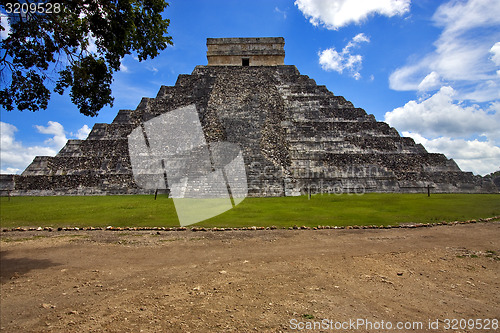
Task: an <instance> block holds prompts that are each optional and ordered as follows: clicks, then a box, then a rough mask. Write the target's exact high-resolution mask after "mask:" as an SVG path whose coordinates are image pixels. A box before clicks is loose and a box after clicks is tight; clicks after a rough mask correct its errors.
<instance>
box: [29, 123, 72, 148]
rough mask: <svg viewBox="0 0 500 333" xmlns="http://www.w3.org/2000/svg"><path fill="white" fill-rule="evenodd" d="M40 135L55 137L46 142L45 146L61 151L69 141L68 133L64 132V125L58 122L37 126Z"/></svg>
mask: <svg viewBox="0 0 500 333" xmlns="http://www.w3.org/2000/svg"><path fill="white" fill-rule="evenodd" d="M35 127H36V129H37V130H38V132H39V133H42V134H49V135H53V136H52V137H51V138H49V139H47V140H45V142H44V143H45V144H46V145H49V146H51V147H54V148H55V149H57V150H59V149H61V148H62V147H64V145H65V144H66V142H67V141H68V138H67V137H66V133H65V132H64V127H63V125H61V124H59V123H58V122H57V121H49V122H48V123H47V126H40V125H35Z"/></svg>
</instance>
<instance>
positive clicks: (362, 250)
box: [0, 222, 500, 332]
mask: <svg viewBox="0 0 500 333" xmlns="http://www.w3.org/2000/svg"><path fill="white" fill-rule="evenodd" d="M0 236H1V242H0V245H1V251H0V263H1V265H0V273H1V274H0V283H1V303H0V310H1V311H0V312H1V313H0V320H1V321H0V330H1V331H2V332H102V331H106V332H296V331H303V332H313V331H314V332H320V331H324V332H386V331H389V332H407V331H412V330H410V329H408V326H407V329H404V328H402V329H398V328H397V327H396V325H398V324H400V325H401V324H402V325H414V327H415V328H416V329H415V330H413V331H412V332H495V330H494V323H495V320H499V319H500V306H499V304H500V301H499V300H500V222H487V223H475V224H464V225H448V226H437V227H433V228H415V229H380V230H378V229H373V230H363V229H356V230H346V229H343V230H257V231H224V232H213V231H207V232H192V231H172V232H167V231H106V230H101V231H81V230H80V231H57V230H54V231H52V232H48V231H25V232H2V233H1V235H0ZM451 319H458V320H460V319H465V320H468V319H474V320H475V322H474V323H472V322H468V325H465V326H464V323H465V322H464V321H462V322H461V323H460V321H457V325H456V327H455V329H454V328H453V324H454V322H453V321H450V322H448V320H451ZM488 320H493V321H491V322H490V324H489V325H490V328H489V329H484V326H483V329H479V324H482V325H488ZM429 321H430V324H429ZM418 323H422V327H421V329H420V326H419V324H418ZM320 324H322V327H319V326H320ZM354 324H356V325H357V326H355V325H354ZM370 324H371V325H372V326H370ZM389 324H391V325H392V328H393V329H392V330H389V329H388V327H389ZM448 324H449V326H450V327H449V329H448V330H447V329H446V328H447V325H448ZM314 325H316V326H314ZM342 325H343V326H344V328H343V329H342ZM377 325H378V326H377ZM429 325H430V327H429ZM436 325H437V327H436ZM460 326H462V328H460ZM309 328H311V329H310V330H309ZM434 328H437V329H434ZM299 329H300V330H299ZM496 331H497V332H500V328H499V329H497V330H496Z"/></svg>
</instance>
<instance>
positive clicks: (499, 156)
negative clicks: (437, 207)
mask: <svg viewBox="0 0 500 333" xmlns="http://www.w3.org/2000/svg"><path fill="white" fill-rule="evenodd" d="M402 134H403V136H407V137H411V138H413V139H414V140H415V142H416V143H421V144H422V145H423V146H424V147H425V148H426V149H427V151H429V152H431V153H443V154H445V155H446V157H448V158H453V160H454V161H455V162H456V163H457V164H458V166H459V167H460V169H462V171H471V172H473V173H475V174H479V175H483V176H484V175H487V174H489V173H491V172H493V171H497V170H499V169H500V147H498V146H495V145H494V144H493V143H492V142H490V141H478V140H477V139H474V140H464V139H452V138H449V137H440V138H435V139H426V138H425V137H423V136H422V135H420V134H418V133H413V132H402Z"/></svg>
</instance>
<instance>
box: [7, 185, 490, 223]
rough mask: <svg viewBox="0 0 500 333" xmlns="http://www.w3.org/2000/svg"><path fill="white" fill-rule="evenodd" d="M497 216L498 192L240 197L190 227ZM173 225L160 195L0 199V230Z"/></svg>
mask: <svg viewBox="0 0 500 333" xmlns="http://www.w3.org/2000/svg"><path fill="white" fill-rule="evenodd" d="M498 215H500V195H498V194H432V195H431V197H427V195H426V194H399V193H367V194H364V195H349V194H342V195H333V194H331V195H326V194H325V195H314V196H312V197H311V199H310V200H309V199H308V197H307V196H300V197H274V198H246V199H245V200H244V201H243V202H242V203H240V204H239V205H238V206H236V207H235V208H233V209H231V210H229V211H226V212H225V213H223V214H220V215H218V216H215V217H213V218H210V219H208V220H204V221H202V222H199V223H197V224H195V225H192V226H203V227H225V228H237V227H251V226H256V227H268V226H276V227H278V228H282V227H293V226H306V227H314V226H318V225H323V226H349V225H358V226H366V225H377V226H379V225H384V226H387V225H398V224H401V223H403V224H404V223H438V222H442V221H447V222H450V221H457V220H459V221H464V220H469V219H481V218H488V217H492V216H498ZM39 226H41V227H71V226H73V227H74V226H78V227H107V226H113V227H178V226H179V222H178V219H177V214H176V212H175V207H174V204H173V201H172V199H169V198H167V197H165V196H158V199H157V200H154V196H150V195H131V196H81V197H78V196H65V197H11V198H10V199H9V198H6V197H2V198H0V227H1V228H13V227H39Z"/></svg>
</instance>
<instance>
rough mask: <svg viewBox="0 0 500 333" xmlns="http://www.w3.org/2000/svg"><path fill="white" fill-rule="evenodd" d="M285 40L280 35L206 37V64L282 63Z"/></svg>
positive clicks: (253, 64) (268, 64)
mask: <svg viewBox="0 0 500 333" xmlns="http://www.w3.org/2000/svg"><path fill="white" fill-rule="evenodd" d="M284 45H285V40H284V39H283V38H282V37H266V38H207V60H208V66H242V65H243V59H247V60H248V64H247V66H275V65H284V61H285V50H284V48H283V47H284Z"/></svg>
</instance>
